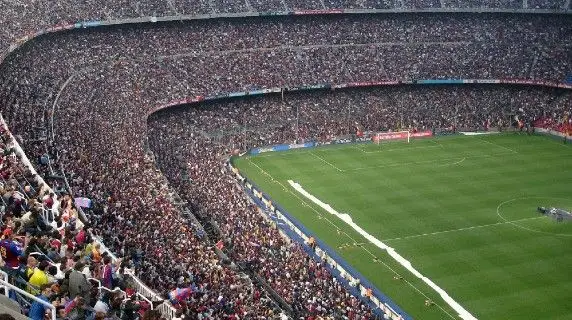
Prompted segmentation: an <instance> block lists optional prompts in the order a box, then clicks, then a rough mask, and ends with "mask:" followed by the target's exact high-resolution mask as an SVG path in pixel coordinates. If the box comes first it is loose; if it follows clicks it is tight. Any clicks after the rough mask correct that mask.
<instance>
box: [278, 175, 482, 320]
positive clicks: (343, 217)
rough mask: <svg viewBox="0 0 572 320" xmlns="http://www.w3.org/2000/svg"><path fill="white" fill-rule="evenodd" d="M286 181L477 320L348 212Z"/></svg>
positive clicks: (465, 319) (473, 319)
mask: <svg viewBox="0 0 572 320" xmlns="http://www.w3.org/2000/svg"><path fill="white" fill-rule="evenodd" d="M288 183H289V184H290V186H291V187H292V188H294V190H296V191H298V193H301V194H302V195H303V196H304V197H306V198H308V200H310V201H312V202H313V203H314V204H316V205H318V206H319V207H320V208H322V209H323V210H325V211H326V212H328V213H330V214H332V215H334V216H336V217H338V218H339V219H340V220H342V221H343V222H345V223H346V224H347V225H348V226H350V227H351V228H352V229H354V230H355V231H356V232H357V233H359V234H360V235H362V236H363V237H364V238H366V239H367V240H368V241H369V242H371V243H372V244H373V245H375V246H377V247H378V248H379V249H381V250H385V251H386V252H387V253H388V254H389V256H391V257H392V258H393V259H395V261H397V262H398V263H399V264H400V265H402V266H403V267H405V269H407V270H409V272H411V273H412V274H413V275H414V276H415V277H417V278H419V279H421V280H422V281H423V282H425V283H426V284H427V285H428V286H429V287H431V288H432V289H433V290H434V291H435V292H437V294H439V296H440V297H441V298H442V299H443V301H445V303H447V304H448V305H449V306H450V307H451V308H452V309H453V310H455V311H456V312H457V313H458V315H459V317H460V318H461V319H463V320H477V318H476V317H475V316H473V315H472V314H471V313H470V312H469V311H467V310H466V309H465V308H463V306H461V305H460V304H459V303H458V302H457V301H455V300H454V299H453V298H452V297H451V296H450V295H449V294H448V293H447V292H445V290H443V289H442V288H441V287H439V286H438V285H437V284H435V282H433V280H431V279H429V278H427V277H426V276H424V275H423V274H421V272H419V271H417V269H415V268H414V267H413V265H412V264H411V262H409V261H408V260H406V259H405V258H403V257H402V256H401V255H400V254H399V253H397V251H395V249H394V248H392V247H390V246H388V245H386V244H385V243H383V242H381V241H380V240H379V239H377V238H375V237H374V236H372V235H371V234H369V233H368V232H367V231H365V230H364V229H363V228H362V227H360V226H359V225H358V224H356V223H355V222H354V221H353V220H352V218H351V216H350V215H349V214H347V213H339V212H337V211H336V210H335V209H334V208H332V206H330V205H329V204H327V203H324V202H322V201H321V200H320V199H318V198H316V197H315V196H314V195H312V194H310V193H309V192H308V191H306V190H304V188H302V186H301V185H300V184H298V183H296V182H294V181H292V180H288Z"/></svg>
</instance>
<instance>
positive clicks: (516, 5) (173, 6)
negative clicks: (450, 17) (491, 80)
mask: <svg viewBox="0 0 572 320" xmlns="http://www.w3.org/2000/svg"><path fill="white" fill-rule="evenodd" d="M0 9H2V16H1V17H0V25H2V30H0V46H1V48H0V51H4V50H6V49H7V48H8V47H9V45H11V44H13V43H15V42H16V41H17V39H21V38H22V37H25V36H28V35H31V34H34V33H35V32H37V31H39V30H45V29H47V28H50V27H54V26H55V25H73V24H74V23H76V22H78V21H100V20H104V21H112V20H123V19H137V18H142V17H145V18H148V17H158V18H161V17H175V18H174V19H175V20H179V19H180V18H177V17H181V16H187V17H190V16H197V15H199V16H201V15H202V16H207V17H208V16H213V15H225V14H245V15H259V14H264V13H270V12H272V14H276V13H288V12H290V13H295V12H298V13H303V12H304V11H307V10H320V11H330V12H338V13H339V11H341V10H348V11H364V10H365V11H367V10H385V11H388V10H390V11H391V10H393V11H397V12H400V11H416V10H422V11H476V12H479V11H515V10H516V11H523V12H562V13H564V12H572V5H571V2H570V0H522V1H516V0H479V1H469V0H241V1H227V0H212V1H207V0H200V1H183V0H170V1H169V0H162V1H154V0H142V1H126V0H117V1H103V2H102V1H95V0H88V1H82V2H71V1H56V2H54V1H42V0H39V1H35V2H33V3H27V2H18V1H4V2H3V3H2V4H1V5H0Z"/></svg>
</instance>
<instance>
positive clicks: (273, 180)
mask: <svg viewBox="0 0 572 320" xmlns="http://www.w3.org/2000/svg"><path fill="white" fill-rule="evenodd" d="M248 162H249V163H250V164H252V165H254V166H255V167H256V168H258V170H260V172H262V173H263V174H264V175H266V176H268V177H269V178H270V179H271V180H272V182H275V183H278V184H279V185H280V186H282V188H284V192H286V193H288V194H291V195H293V196H294V197H296V198H297V199H298V200H300V202H301V203H302V205H304V206H306V207H308V208H310V210H312V211H314V212H315V213H316V214H317V215H318V216H317V218H318V219H320V220H321V219H324V220H326V221H327V222H328V223H329V224H331V225H332V226H333V227H334V228H336V230H338V232H341V233H343V234H344V235H345V236H346V237H347V238H348V239H350V240H351V242H352V243H356V242H357V241H356V240H355V239H354V238H353V237H352V236H350V235H349V234H348V233H347V232H345V231H343V230H341V229H340V228H339V227H338V226H337V225H336V224H335V223H333V222H332V221H331V220H330V219H328V218H326V217H325V216H323V215H322V214H321V213H320V212H318V210H316V209H315V208H314V207H313V206H311V205H309V204H308V203H306V201H304V199H302V198H301V197H300V196H299V195H298V194H297V193H295V192H291V191H290V190H289V189H288V188H286V186H285V185H284V184H282V182H280V181H278V180H276V179H274V177H272V175H270V174H269V173H268V172H266V171H265V170H264V169H262V168H261V167H260V166H259V165H257V164H256V163H254V162H252V161H251V159H250V158H248ZM360 248H361V249H362V250H364V251H365V252H367V253H368V254H369V255H370V256H372V257H374V258H375V259H378V257H377V256H376V255H375V254H373V253H372V252H371V251H369V250H368V249H367V248H366V247H365V246H360ZM378 262H379V263H381V264H382V265H383V266H384V267H386V268H387V269H388V270H390V271H391V272H393V273H394V274H395V275H397V276H399V275H400V274H399V273H398V272H397V271H395V270H394V269H393V268H392V267H391V266H389V265H388V264H387V263H385V262H383V261H381V260H378ZM403 281H405V283H407V285H408V286H410V287H411V288H413V289H414V290H415V291H417V292H419V294H421V295H422V296H423V297H424V298H425V299H429V296H427V295H426V294H425V293H424V292H423V291H421V290H420V289H419V288H417V287H416V286H415V285H414V284H413V283H411V282H410V281H409V280H407V279H403ZM435 305H436V306H437V307H439V309H440V310H441V311H443V313H444V314H446V315H447V316H448V317H449V318H451V319H453V320H455V319H456V318H455V317H454V316H453V315H451V314H450V313H449V312H448V311H447V310H445V308H443V307H442V306H441V305H440V304H438V303H435Z"/></svg>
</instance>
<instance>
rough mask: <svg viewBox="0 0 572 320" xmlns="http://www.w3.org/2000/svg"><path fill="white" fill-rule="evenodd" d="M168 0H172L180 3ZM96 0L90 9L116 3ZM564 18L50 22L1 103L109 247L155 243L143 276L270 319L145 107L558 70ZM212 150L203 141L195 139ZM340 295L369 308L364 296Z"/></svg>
mask: <svg viewBox="0 0 572 320" xmlns="http://www.w3.org/2000/svg"><path fill="white" fill-rule="evenodd" d="M187 2H188V1H187ZM187 2H185V3H187ZM89 3H92V2H89ZM168 3H169V4H171V5H173V6H175V7H176V3H177V2H176V1H171V2H168ZM200 3H203V2H200ZM204 3H208V4H210V5H217V4H219V2H218V1H208V2H207V1H205V2H204ZM247 3H248V7H252V6H255V3H254V2H253V1H250V2H245V6H246V5H247ZM280 3H284V2H280ZM319 3H320V4H321V3H322V2H319ZM326 3H328V2H326ZM360 3H369V2H367V1H365V2H360ZM531 3H532V2H528V4H529V6H530V5H531ZM92 4H93V8H97V10H95V9H94V12H116V11H117V12H120V11H119V10H114V9H111V8H107V7H106V5H105V4H100V3H97V2H93V3H92ZM158 5H159V4H153V5H150V4H147V5H145V4H144V3H139V5H138V6H136V8H137V12H141V14H143V13H144V12H169V11H170V10H172V9H170V8H171V7H170V5H169V6H167V3H165V4H164V5H165V6H166V7H165V8H166V9H165V8H164V9H160V8H159V7H157V6H158ZM210 5H207V7H210ZM287 5H289V6H293V5H294V6H296V5H295V4H293V3H290V2H288V4H287ZM59 6H60V3H58V4H56V5H52V6H51V7H50V10H48V12H55V11H57V10H58V8H60V7H59ZM220 6H221V7H223V6H225V7H226V5H225V4H223V3H222V2H221V3H220ZM118 7H120V5H118ZM62 8H65V10H68V8H73V7H72V6H63V5H62ZM65 10H63V11H62V12H66V11H65ZM134 10H135V9H134ZM161 10H165V11H161ZM197 10H198V9H197ZM236 10H238V9H236ZM125 14H126V15H127V16H129V14H130V13H125ZM38 16H42V15H41V14H39V15H38ZM64 16H65V15H64ZM91 18H95V17H94V16H92V17H91ZM568 18H569V16H567V15H556V16H550V24H547V23H546V17H543V16H535V15H493V14H487V15H452V16H445V15H441V14H422V15H413V14H405V15H391V16H385V15H351V16H319V17H318V16H316V17H310V18H308V17H276V18H246V19H242V20H238V19H233V20H211V21H207V20H204V21H193V22H184V23H179V22H177V23H171V24H160V25H152V26H149V25H130V26H115V27H112V28H105V29H93V30H90V29H88V30H84V31H72V32H65V33H58V34H51V35H47V36H44V37H41V38H38V39H36V40H33V41H30V43H28V44H26V45H24V46H23V47H22V48H21V49H19V50H18V51H15V52H13V53H12V54H11V55H10V56H9V57H8V58H7V59H6V60H5V61H4V63H3V64H2V65H1V66H0V108H1V109H2V114H3V115H4V117H5V118H6V119H7V121H8V123H9V126H10V128H11V129H12V131H13V132H15V133H16V134H19V135H20V136H21V137H22V141H23V148H24V149H25V150H26V152H28V154H29V157H30V158H31V159H36V158H41V157H42V156H45V155H46V154H49V156H50V157H49V158H50V159H51V160H52V163H51V165H52V166H51V168H50V167H49V166H47V165H41V164H37V171H38V172H40V173H41V174H44V175H46V176H48V175H51V174H53V172H52V170H54V171H55V173H56V174H63V173H65V174H66V175H67V177H68V180H69V183H70V185H71V188H72V190H73V191H74V195H76V196H85V197H88V198H90V199H92V200H93V201H94V203H96V206H95V210H94V211H93V212H91V213H90V214H91V218H92V219H93V220H92V221H93V222H94V223H95V225H94V229H96V230H97V232H98V234H101V235H102V236H103V237H104V238H105V243H106V244H107V245H108V246H109V247H111V249H112V250H113V251H114V252H118V253H119V252H121V253H124V254H131V253H133V252H139V253H140V252H141V251H144V252H145V253H146V254H145V259H144V262H142V264H141V266H140V268H139V269H138V274H140V275H141V277H142V279H143V280H144V281H146V283H148V284H150V285H151V286H152V287H153V288H156V289H158V290H160V291H161V293H163V294H165V293H166V291H167V290H169V289H173V288H174V287H176V286H179V285H181V284H182V285H186V284H188V282H186V281H188V278H189V277H188V275H189V273H190V274H192V276H191V277H190V278H191V279H192V280H194V282H196V283H198V284H199V286H201V288H203V289H204V292H205V296H206V297H205V299H206V300H205V301H194V303H196V306H197V307H202V306H206V307H207V308H208V307H213V306H215V305H217V303H218V302H219V301H218V297H219V296H223V299H225V302H229V301H232V303H233V304H234V305H233V307H232V310H235V311H236V312H237V313H238V312H239V311H238V309H241V311H240V312H241V313H242V312H248V313H249V314H250V315H256V316H258V317H261V318H265V316H266V317H267V315H268V312H269V311H270V310H272V309H273V306H271V305H270V304H269V303H268V301H264V300H263V299H262V300H261V299H259V296H260V295H259V292H258V291H257V289H256V288H253V287H250V286H248V285H247V284H246V283H245V281H244V280H243V279H242V278H240V277H239V276H238V274H237V273H236V272H234V271H233V270H230V269H227V268H222V267H221V264H220V263H219V261H217V256H216V255H215V253H214V252H213V250H212V247H210V246H208V245H206V244H205V242H204V241H202V240H200V239H199V237H198V236H197V234H196V230H194V229H193V228H191V227H189V226H188V225H187V223H186V221H183V220H182V219H181V218H180V216H179V213H180V212H179V208H177V207H176V206H175V205H174V204H173V203H172V201H170V200H169V199H171V190H170V189H169V188H168V186H167V181H166V180H165V178H164V177H163V175H162V174H161V173H160V172H158V171H157V170H156V166H155V164H154V162H153V160H154V159H153V157H152V156H151V154H150V153H149V152H148V144H147V141H148V139H147V134H148V131H147V122H146V121H147V114H148V113H149V112H150V111H152V110H154V108H155V107H157V106H158V105H162V104H164V103H167V102H169V101H171V100H173V99H180V98H184V97H195V96H201V95H210V94H216V93H221V92H234V91H241V90H250V89H260V88H270V87H282V86H298V85H308V84H321V83H347V82H362V81H364V82H365V81H372V80H373V81H380V80H415V79H427V78H439V79H450V78H475V79H496V78H519V79H531V80H543V81H551V82H562V81H563V80H564V79H565V77H566V76H567V75H569V74H570V70H571V64H572V59H571V52H572V50H571V48H572V35H571V29H570V23H569V19H568ZM58 19H60V18H58ZM58 19H56V20H58ZM52 22H53V21H50V23H52ZM8 25H13V24H8ZM523 39H526V41H523ZM505 97H510V96H505ZM459 99H460V100H462V99H463V95H462V94H460V95H459ZM550 99H556V100H557V101H560V100H558V99H568V97H567V96H566V97H564V98H560V97H559V96H558V95H553V96H551V98H550ZM565 101H567V100H565ZM555 105H557V104H555ZM558 105H559V104H558ZM158 134H160V133H158ZM262 142H266V140H263V141H262ZM203 148H208V146H203V145H198V146H197V150H196V151H197V152H201V151H202V149H203ZM205 154H208V155H209V156H210V155H212V156H213V157H215V156H216V157H222V156H224V155H223V154H221V153H217V154H216V155H215V154H214V153H212V152H211V153H206V152H205ZM212 161H213V160H212V159H211V160H210V161H209V162H205V163H204V165H205V166H207V165H210V164H212V163H214V162H212ZM201 170H207V171H208V170H219V171H220V168H216V167H209V168H206V167H205V168H201ZM227 178H228V177H227ZM199 200H201V199H199ZM202 200H205V199H202ZM232 200H233V199H230V200H229V201H232ZM191 205H193V209H197V210H198V208H199V206H197V204H191ZM207 214H208V212H207ZM223 227H224V228H226V226H223ZM228 237H230V238H231V240H232V235H228ZM158 239H159V240H160V241H158ZM159 242H160V245H156V244H157V243H159ZM189 251H190V252H192V253H193V254H188V252H189ZM297 254H298V253H297ZM239 258H244V257H239ZM237 260H239V259H237ZM263 276H266V275H264V274H263ZM181 277H183V280H182V281H179V279H181ZM330 279H331V278H330ZM268 280H269V282H272V281H270V280H275V279H268ZM284 281H293V280H291V279H290V278H288V277H287V278H286V279H285V280H284ZM328 281H331V280H328ZM179 282H181V283H179ZM222 283H224V285H222ZM312 285H314V284H312ZM279 293H280V294H282V295H283V296H285V297H288V298H290V297H289V295H290V294H292V293H291V292H279ZM328 303H330V302H328ZM344 303H345V306H347V307H350V308H351V307H354V306H355V307H359V308H360V310H361V308H362V305H361V304H360V303H358V302H357V301H355V299H349V302H344ZM348 304H350V305H348ZM363 308H364V309H363V312H362V313H363V314H364V315H365V314H368V313H369V312H368V311H367V309H365V307H363Z"/></svg>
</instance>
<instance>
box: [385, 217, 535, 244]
mask: <svg viewBox="0 0 572 320" xmlns="http://www.w3.org/2000/svg"><path fill="white" fill-rule="evenodd" d="M541 218H543V216H540V217H532V218H523V219H518V220H511V221H501V222H495V223H489V224H483V225H478V226H471V227H465V228H459V229H451V230H443V231H437V232H431V233H421V234H414V235H411V236H405V237H400V238H391V239H383V240H381V241H395V240H405V239H412V238H419V237H424V236H433V235H436V234H443V233H449V232H457V231H464V230H471V229H478V228H486V227H492V226H498V225H503V224H512V223H514V222H520V221H526V220H536V219H541Z"/></svg>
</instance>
